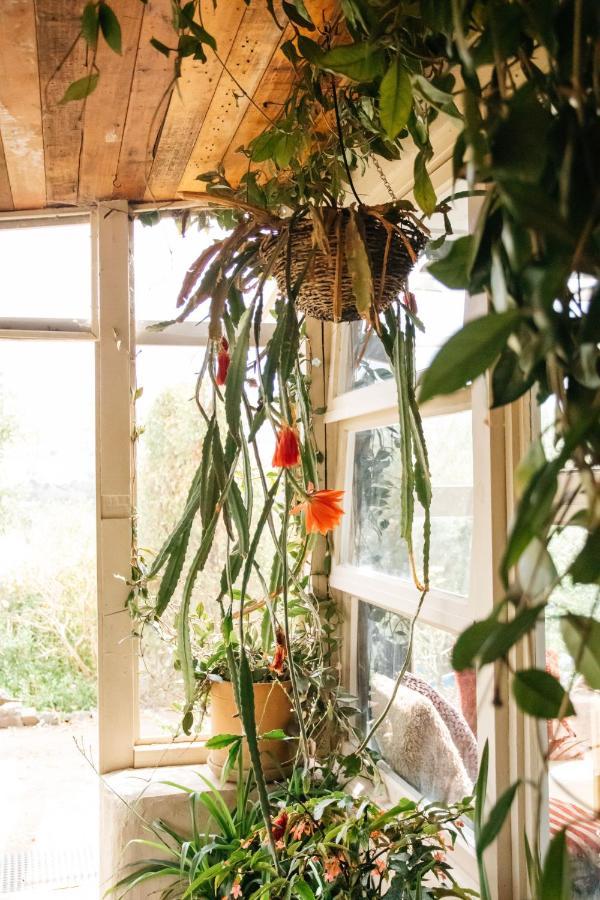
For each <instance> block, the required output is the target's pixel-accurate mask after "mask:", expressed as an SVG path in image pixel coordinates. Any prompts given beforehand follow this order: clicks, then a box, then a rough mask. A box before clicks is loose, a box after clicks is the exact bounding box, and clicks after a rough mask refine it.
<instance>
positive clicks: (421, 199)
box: [414, 150, 437, 216]
mask: <svg viewBox="0 0 600 900" xmlns="http://www.w3.org/2000/svg"><path fill="white" fill-rule="evenodd" d="M414 176H415V185H414V195H415V200H416V201H417V204H418V206H419V208H420V209H422V210H423V212H424V213H425V215H426V216H431V215H433V213H434V211H435V207H436V205H437V197H436V195H435V191H434V189H433V184H432V183H431V178H430V177H429V172H428V171H427V157H426V155H425V153H424V151H423V150H420V151H419V152H418V153H417V155H416V157H415V166H414Z"/></svg>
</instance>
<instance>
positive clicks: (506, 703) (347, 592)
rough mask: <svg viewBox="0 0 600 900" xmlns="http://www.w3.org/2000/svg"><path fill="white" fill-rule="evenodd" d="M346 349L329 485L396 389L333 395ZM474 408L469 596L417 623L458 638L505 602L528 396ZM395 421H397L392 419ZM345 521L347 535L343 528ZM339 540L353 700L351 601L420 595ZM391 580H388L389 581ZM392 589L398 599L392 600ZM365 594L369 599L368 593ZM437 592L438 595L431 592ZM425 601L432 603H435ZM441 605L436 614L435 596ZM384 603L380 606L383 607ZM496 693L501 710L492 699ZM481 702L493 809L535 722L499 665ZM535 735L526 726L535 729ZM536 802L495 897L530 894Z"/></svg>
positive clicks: (495, 873)
mask: <svg viewBox="0 0 600 900" xmlns="http://www.w3.org/2000/svg"><path fill="white" fill-rule="evenodd" d="M448 174H449V172H448V167H447V166H444V165H442V166H441V167H440V168H439V170H438V171H437V173H434V178H433V180H434V184H435V186H436V189H438V190H439V189H440V188H441V186H442V185H443V183H444V180H447V178H448ZM481 202H482V201H481V199H480V198H478V197H474V198H469V200H468V233H472V231H473V229H474V227H475V224H476V221H477V217H478V214H479V209H480V206H481ZM487 307H488V301H487V298H486V297H485V296H483V295H477V296H471V295H468V294H467V295H465V314H464V321H465V322H467V321H469V320H471V319H474V318H477V317H479V316H481V315H484V314H485V313H486V312H487ZM346 356H347V353H346V346H345V339H344V333H343V329H342V328H341V327H340V326H335V325H334V326H333V334H332V346H331V359H332V365H331V371H330V377H329V383H328V402H327V413H326V415H325V417H324V418H325V425H326V428H327V447H328V448H330V454H329V459H328V472H329V474H330V485H329V486H331V487H334V488H338V489H347V487H348V484H349V483H351V482H349V480H348V474H349V472H348V467H349V465H351V462H349V460H350V461H351V458H352V457H351V453H349V452H348V434H349V432H351V430H352V428H353V427H354V425H355V424H356V423H357V422H360V423H361V424H362V425H367V427H368V425H375V426H376V425H380V424H389V422H390V414H391V412H393V411H395V410H396V406H397V399H396V388H395V384H394V383H393V381H392V382H390V381H388V382H380V383H377V384H374V385H369V386H367V387H364V388H359V389H355V390H351V391H344V392H341V393H340V392H338V385H341V384H343V383H344V372H343V369H342V367H343V366H344V364H345V359H346ZM467 393H468V395H469V403H470V407H471V410H472V441H473V486H474V487H473V534H472V545H471V571H470V578H469V594H468V598H467V599H466V601H465V603H464V606H463V609H461V608H460V606H461V604H460V601H458V602H457V600H456V595H449V596H450V597H451V598H452V600H453V604H454V612H455V613H456V612H459V613H461V612H462V616H461V621H460V622H459V621H458V620H455V622H454V624H453V627H451V628H448V625H449V623H448V621H447V618H446V616H445V614H444V610H443V607H442V605H441V601H442V600H446V599H447V597H446V596H444V593H443V592H439V591H432V592H431V595H430V596H429V597H428V598H427V599H426V601H425V604H424V606H423V609H422V612H421V616H420V621H423V622H427V624H431V625H433V626H435V627H438V628H444V629H445V630H449V631H451V632H452V633H455V634H459V633H460V631H461V630H462V629H463V627H465V626H467V625H469V624H471V622H472V621H474V620H475V619H480V618H485V617H486V616H488V615H489V614H490V612H491V611H492V609H493V607H494V605H495V604H496V603H497V602H499V601H500V600H501V599H502V597H503V588H502V585H501V583H500V581H499V578H498V574H497V573H498V570H499V564H500V559H501V557H502V553H503V550H504V546H505V543H506V534H507V530H508V523H509V521H510V518H511V516H512V513H513V511H514V504H515V502H516V498H515V495H514V488H513V484H514V479H513V474H514V471H515V468H516V466H517V464H518V462H519V459H520V458H521V457H522V455H523V453H524V452H525V450H526V449H527V447H528V445H529V442H530V440H531V405H530V397H529V396H526V397H524V398H522V399H521V400H520V401H518V402H517V403H515V404H512V405H511V406H510V407H507V408H502V409H491V403H490V396H491V394H490V386H489V379H488V377H487V376H482V377H480V378H477V379H476V380H475V381H474V382H473V384H472V385H471V386H470V388H469V389H467ZM465 403H466V397H465V395H464V393H463V392H457V394H455V395H450V396H447V397H439V398H436V399H435V400H434V401H432V403H431V404H425V405H424V406H423V408H422V410H421V411H422V414H423V415H424V416H429V415H441V414H444V413H451V412H455V411H458V410H460V409H464V408H465ZM396 421H397V419H396ZM347 527H348V526H347V525H346V529H347ZM343 540H344V536H343V534H342V537H341V539H340V538H338V539H337V541H336V549H335V551H334V554H333V560H332V570H331V586H332V590H333V594H334V596H335V597H336V599H337V600H338V602H339V603H340V606H341V608H342V610H343V612H344V619H345V621H344V625H343V636H342V638H343V650H342V656H341V666H342V675H343V679H344V682H345V684H346V685H347V687H348V689H349V690H350V691H351V692H352V693H354V694H356V690H357V665H356V652H357V647H358V639H357V638H358V600H357V598H356V594H357V589H359V590H361V593H362V594H364V595H365V596H363V597H362V599H364V600H367V601H370V602H373V603H375V604H376V605H380V606H384V607H385V608H387V609H391V611H393V612H400V613H404V614H405V615H406V614H408V615H409V616H410V615H411V612H412V613H414V611H415V609H416V603H417V601H418V597H419V594H418V592H417V591H416V589H415V588H414V587H413V588H412V595H411V588H410V585H409V584H408V582H402V581H401V579H399V578H395V579H391V578H390V577H389V576H379V577H373V576H372V575H370V574H369V575H366V574H364V575H363V574H362V573H358V572H357V571H356V569H354V570H352V567H349V566H345V565H343V564H341V565H340V561H339V554H340V548H341V545H342V541H343ZM388 579H389V581H388ZM392 589H393V590H394V597H395V602H394V603H391V602H390V600H391V598H392ZM369 591H370V593H369ZM436 595H437V596H436ZM432 599H433V600H434V603H433V604H432ZM436 599H437V601H438V605H437V608H436V605H435V600H436ZM386 601H387V602H386ZM494 696H499V697H501V698H502V699H501V703H500V705H496V704H494V703H492V702H491V700H492V698H493V697H494ZM477 698H478V711H477V712H478V752H479V755H481V752H482V750H483V747H484V744H485V743H486V741H487V742H488V744H489V750H490V763H489V777H488V806H489V808H491V806H492V805H493V803H494V802H495V801H496V800H497V799H498V797H499V796H500V795H501V794H502V792H503V791H504V790H505V789H506V788H507V787H508V785H509V784H510V783H512V782H514V781H515V780H517V778H524V779H526V778H530V779H531V780H534V779H535V778H536V777H538V776H539V772H540V766H541V764H542V763H541V758H540V754H539V751H538V747H539V744H538V743H537V741H535V740H532V738H535V734H534V731H535V729H536V725H532V723H531V722H530V721H527V720H526V719H525V717H523V716H522V714H521V713H520V712H519V710H518V709H517V707H516V704H515V703H514V702H513V701H512V698H511V696H510V693H509V684H508V679H507V677H506V673H505V672H503V671H502V670H500V669H499V668H498V667H486V668H485V669H483V670H480V671H478V673H477ZM532 729H533V730H532ZM382 774H383V776H384V780H385V782H386V785H387V786H388V789H389V790H390V796H391V799H392V800H394V799H397V798H398V797H399V796H401V795H408V796H411V797H414V798H417V797H418V793H417V792H416V791H415V790H414V788H412V787H411V786H410V785H409V784H408V783H407V782H405V781H404V780H403V779H402V778H400V776H398V775H397V774H396V773H394V772H392V771H391V770H390V769H389V767H388V766H383V767H382ZM534 816H535V800H534V798H533V796H532V794H531V792H528V791H525V793H524V797H523V799H522V800H521V801H520V802H518V803H515V804H514V806H513V810H512V812H511V816H510V817H509V820H508V822H507V825H506V826H505V828H504V829H503V831H502V833H501V834H500V836H499V837H498V839H497V841H496V842H495V843H494V844H493V845H491V846H490V847H489V848H488V850H487V851H486V853H485V859H486V865H487V869H488V877H489V881H490V886H491V890H492V893H493V894H494V895H495V896H498V897H506V898H509V897H512V896H514V897H520V896H525V895H526V893H527V868H526V860H525V858H524V853H523V847H522V842H521V840H520V835H521V833H522V831H523V830H524V829H527V833H531V827H532V823H533V822H534V821H535V817H534ZM454 860H455V862H456V864H457V866H458V868H459V869H460V870H461V872H463V873H465V874H466V876H467V878H468V879H469V880H470V881H471V882H472V883H476V882H477V872H476V859H475V852H474V846H472V844H471V845H469V846H467V847H462V848H461V849H460V852H458V853H457V856H456V857H455V858H454Z"/></svg>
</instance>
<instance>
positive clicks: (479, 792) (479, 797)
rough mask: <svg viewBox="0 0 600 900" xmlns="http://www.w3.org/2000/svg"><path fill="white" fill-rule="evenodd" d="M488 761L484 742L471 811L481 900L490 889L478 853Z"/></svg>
mask: <svg viewBox="0 0 600 900" xmlns="http://www.w3.org/2000/svg"><path fill="white" fill-rule="evenodd" d="M489 759H490V747H489V744H488V741H487V740H486V742H485V744H484V745H483V753H482V754H481V762H480V764H479V772H478V774H477V782H476V783H475V791H474V794H475V804H474V809H473V826H474V830H475V849H476V855H477V869H478V871H479V890H480V891H481V900H490V888H489V883H488V877H487V872H486V868H485V862H484V859H483V853H482V852H480V851H479V841H480V838H481V832H482V829H483V811H484V808H485V801H486V796H487V782H488V767H489Z"/></svg>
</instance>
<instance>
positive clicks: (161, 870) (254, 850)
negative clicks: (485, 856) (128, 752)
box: [112, 769, 476, 900]
mask: <svg viewBox="0 0 600 900" xmlns="http://www.w3.org/2000/svg"><path fill="white" fill-rule="evenodd" d="M205 784H206V786H207V787H208V789H204V790H201V791H192V790H190V789H189V788H183V787H181V790H182V791H185V792H186V793H187V794H188V797H189V803H190V812H191V819H192V823H191V824H192V828H191V835H190V834H185V833H181V832H179V831H174V830H173V829H172V828H168V827H167V826H166V825H165V824H164V823H163V822H160V821H159V822H157V823H154V827H153V831H154V836H155V839H154V840H149V841H148V840H139V841H136V843H137V844H139V845H141V846H142V847H147V848H148V849H149V850H151V851H152V852H153V855H154V858H149V859H148V860H146V861H142V862H137V863H133V864H132V866H131V868H132V871H131V873H130V874H129V875H127V876H126V877H125V878H123V879H121V880H120V881H119V882H118V884H117V885H115V887H114V888H112V892H116V891H122V892H123V894H121V896H123V895H126V894H127V893H128V892H129V891H130V890H132V889H133V888H134V887H136V886H139V885H144V884H147V885H148V886H147V888H146V889H147V890H149V889H150V884H149V882H152V880H153V879H155V878H158V877H162V878H166V879H167V881H166V887H163V888H162V891H161V894H160V896H161V897H162V898H163V900H167V898H169V897H173V896H181V897H190V898H196V900H200V898H202V900H221V898H222V897H223V896H235V894H236V893H238V892H241V894H240V896H246V897H253V898H255V900H258V898H263V900H284V898H294V897H296V898H299V900H314V898H316V897H323V898H326V900H354V898H355V897H357V896H361V897H364V898H365V900H376V898H379V897H381V896H382V891H385V890H386V881H388V882H389V888H387V892H386V896H391V897H403V896H407V894H406V891H410V892H411V894H413V895H415V896H419V894H422V892H423V890H424V889H426V890H427V896H429V897H431V898H432V900H434V898H442V897H446V896H450V895H451V896H455V897H459V898H463V900H468V898H469V897H475V896H476V894H475V892H474V891H471V890H468V889H465V888H462V887H461V886H460V885H459V884H458V883H457V881H456V880H455V878H454V877H453V874H452V869H451V867H450V865H449V863H448V861H447V858H446V851H447V849H448V843H451V845H454V843H455V842H456V841H457V840H458V839H459V835H460V830H461V827H462V824H463V822H462V817H463V816H464V815H466V814H468V812H469V810H470V806H469V802H468V801H467V800H465V801H463V802H461V803H458V804H455V805H454V806H451V807H444V806H442V805H440V804H433V803H432V804H417V803H415V802H414V801H411V800H401V801H400V802H399V803H398V804H397V805H396V806H394V807H392V808H391V809H388V810H385V811H382V810H381V809H380V808H379V807H378V806H376V805H375V804H374V803H371V802H369V801H368V800H366V799H365V798H358V799H355V798H353V797H352V796H351V795H350V794H348V793H346V792H345V791H344V787H343V784H340V783H339V782H338V781H337V780H336V777H335V775H334V774H333V772H332V771H331V770H329V769H321V770H319V772H318V778H316V779H311V778H310V777H309V776H300V775H299V773H298V775H297V776H294V777H293V778H292V779H291V781H290V782H289V783H288V784H284V785H282V786H281V788H280V790H278V791H276V792H275V793H274V794H272V795H271V798H270V808H269V819H268V823H269V824H268V827H265V826H264V825H259V823H258V815H257V805H256V804H254V803H253V802H251V801H250V800H249V797H250V789H251V787H252V782H251V781H250V782H247V783H245V782H243V781H242V782H239V783H238V787H237V798H236V803H235V806H234V808H233V811H232V812H230V811H229V810H228V808H227V806H226V805H225V803H224V801H223V799H222V798H221V797H220V795H219V793H218V792H217V791H216V790H214V789H213V788H211V787H210V785H209V784H208V782H205ZM174 786H175V787H177V785H174ZM274 837H275V838H276V840H277V843H278V849H279V862H278V866H276V865H275V864H274V862H273V860H272V859H271V858H270V856H269V851H268V842H269V839H271V840H272V839H273V838H274ZM156 850H158V851H159V852H160V854H161V856H162V857H163V859H156V858H155V851H156ZM163 883H164V882H163ZM425 884H426V885H427V887H426V888H425ZM234 886H236V887H235V890H234ZM449 891H450V892H451V894H449V893H448V892H449ZM415 892H416V894H415Z"/></svg>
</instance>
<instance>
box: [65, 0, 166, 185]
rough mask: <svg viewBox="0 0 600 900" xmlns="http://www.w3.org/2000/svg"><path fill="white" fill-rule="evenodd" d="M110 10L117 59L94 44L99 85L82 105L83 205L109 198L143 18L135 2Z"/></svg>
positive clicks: (115, 0) (126, 0)
mask: <svg viewBox="0 0 600 900" xmlns="http://www.w3.org/2000/svg"><path fill="white" fill-rule="evenodd" d="M110 5H111V7H112V9H113V10H114V13H115V15H116V16H117V18H118V20H119V22H120V24H121V40H122V53H121V54H120V55H119V54H117V53H115V52H114V50H111V49H110V47H109V46H108V45H107V43H106V41H105V40H104V39H103V38H102V37H100V38H99V40H98V53H97V57H96V65H97V66H98V69H99V71H100V79H99V81H98V87H97V88H96V90H95V91H94V92H93V94H91V95H90V96H89V97H88V99H87V102H86V105H85V116H84V125H83V146H82V150H81V163H80V167H79V169H80V176H79V191H78V197H79V201H80V202H83V203H85V202H89V201H94V200H105V199H107V198H110V197H112V195H113V191H114V181H115V178H116V175H117V166H118V164H119V153H120V149H121V141H122V138H123V132H124V129H125V119H126V117H127V108H128V105H129V92H130V90H131V84H132V80H133V72H134V68H135V65H136V57H137V52H138V44H139V40H140V30H141V27H142V17H143V14H144V5H143V4H142V3H140V0H111V4H110ZM157 56H158V54H157ZM138 139H139V140H140V141H143V140H144V136H143V135H141V134H139V135H138Z"/></svg>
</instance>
